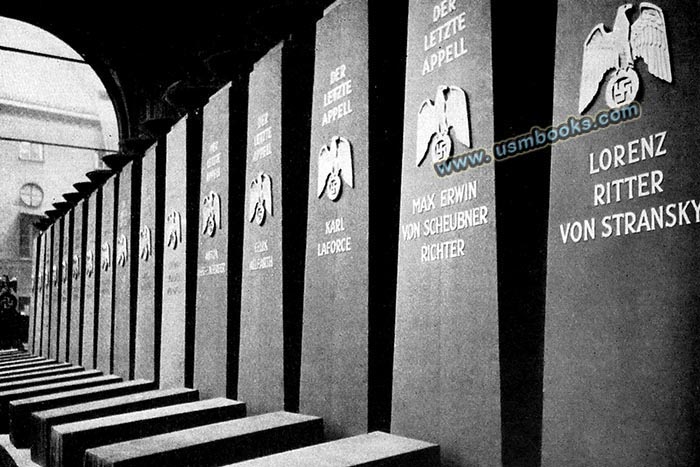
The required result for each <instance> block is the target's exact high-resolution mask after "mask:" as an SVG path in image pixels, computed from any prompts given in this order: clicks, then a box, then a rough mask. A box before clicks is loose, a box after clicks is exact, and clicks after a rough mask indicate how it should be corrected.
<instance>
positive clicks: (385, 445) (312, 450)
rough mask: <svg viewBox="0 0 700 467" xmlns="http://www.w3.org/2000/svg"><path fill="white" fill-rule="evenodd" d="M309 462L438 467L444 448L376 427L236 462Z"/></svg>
mask: <svg viewBox="0 0 700 467" xmlns="http://www.w3.org/2000/svg"><path fill="white" fill-rule="evenodd" d="M309 465H313V466H314V467H350V466H392V467H395V466H414V467H419V466H420V467H438V466H439V465H440V448H439V446H438V445H437V444H432V443H426V442H424V441H418V440H414V439H409V438H404V437H401V436H396V435H390V434H387V433H382V432H379V431H375V432H373V433H368V434H366V435H359V436H352V437H350V438H343V439H339V440H336V441H331V442H328V443H322V444H317V445H315V446H310V447H306V448H302V449H296V450H294V451H287V452H283V453H280V454H274V455H272V456H267V457H261V458H259V459H255V460H251V461H247V462H242V463H238V464H236V466H241V467H243V466H245V467H263V466H265V467H306V466H309Z"/></svg>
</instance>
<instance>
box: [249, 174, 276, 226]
mask: <svg viewBox="0 0 700 467" xmlns="http://www.w3.org/2000/svg"><path fill="white" fill-rule="evenodd" d="M267 214H270V215H271V216H272V215H273V209H272V179H271V178H270V176H269V175H268V174H266V173H265V172H260V173H259V174H258V175H257V176H256V177H255V178H254V179H253V181H252V182H250V189H249V193H248V222H253V221H255V223H256V224H258V225H260V226H262V225H263V224H264V223H265V218H266V217H267Z"/></svg>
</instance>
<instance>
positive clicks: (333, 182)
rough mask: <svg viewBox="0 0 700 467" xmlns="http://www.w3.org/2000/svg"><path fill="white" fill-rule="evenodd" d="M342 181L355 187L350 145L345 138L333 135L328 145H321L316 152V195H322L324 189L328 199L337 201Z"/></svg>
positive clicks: (340, 192)
mask: <svg viewBox="0 0 700 467" xmlns="http://www.w3.org/2000/svg"><path fill="white" fill-rule="evenodd" d="M343 181H344V182H345V183H347V184H348V185H349V186H350V188H354V187H355V181H354V177H353V172H352V146H351V145H350V141H348V140H347V139H345V138H342V137H340V136H334V137H332V138H331V144H330V146H323V147H322V148H321V151H320V152H319V154H318V184H317V195H318V197H319V198H320V197H321V196H323V192H324V191H325V192H326V196H327V197H328V199H330V200H331V201H337V200H338V199H340V195H341V194H342V189H343Z"/></svg>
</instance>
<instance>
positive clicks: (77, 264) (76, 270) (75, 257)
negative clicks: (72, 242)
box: [73, 255, 80, 279]
mask: <svg viewBox="0 0 700 467" xmlns="http://www.w3.org/2000/svg"><path fill="white" fill-rule="evenodd" d="M79 277H80V256H78V255H73V279H78V278H79Z"/></svg>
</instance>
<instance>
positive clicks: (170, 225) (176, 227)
mask: <svg viewBox="0 0 700 467" xmlns="http://www.w3.org/2000/svg"><path fill="white" fill-rule="evenodd" d="M165 239H166V246H167V247H169V248H172V249H173V250H176V249H177V246H178V245H179V244H180V243H182V216H181V215H180V213H179V212H177V211H176V210H174V209H173V210H172V211H171V212H170V214H168V217H167V218H166V219H165Z"/></svg>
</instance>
